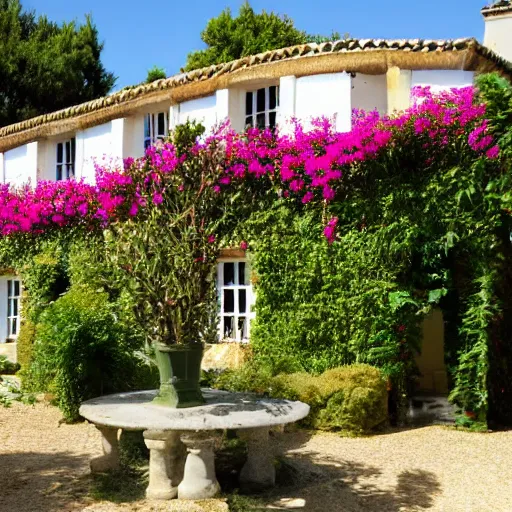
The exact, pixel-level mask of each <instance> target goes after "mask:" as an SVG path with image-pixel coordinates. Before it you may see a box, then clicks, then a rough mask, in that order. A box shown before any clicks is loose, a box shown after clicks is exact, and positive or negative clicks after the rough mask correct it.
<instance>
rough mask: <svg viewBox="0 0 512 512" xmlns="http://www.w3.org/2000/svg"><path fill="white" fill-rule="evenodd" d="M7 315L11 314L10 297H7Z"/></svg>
mask: <svg viewBox="0 0 512 512" xmlns="http://www.w3.org/2000/svg"><path fill="white" fill-rule="evenodd" d="M7 316H12V299H7Z"/></svg>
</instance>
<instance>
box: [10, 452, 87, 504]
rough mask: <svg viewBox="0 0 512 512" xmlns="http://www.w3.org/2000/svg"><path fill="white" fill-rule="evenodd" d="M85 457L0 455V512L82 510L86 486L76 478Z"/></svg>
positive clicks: (68, 455)
mask: <svg viewBox="0 0 512 512" xmlns="http://www.w3.org/2000/svg"><path fill="white" fill-rule="evenodd" d="M88 461H89V457H88V456H87V455H83V456H79V455H75V454H71V453H62V452H61V453H55V454H51V453H34V452H17V453H0V512H55V511H57V510H58V511H63V512H65V511H72V510H81V508H83V502H82V504H80V503H79V502H80V501H82V500H83V499H84V498H85V497H86V496H87V491H88V483H87V482H86V480H85V479H81V478H79V477H78V476H77V475H79V473H80V467H83V465H86V464H87V463H88Z"/></svg>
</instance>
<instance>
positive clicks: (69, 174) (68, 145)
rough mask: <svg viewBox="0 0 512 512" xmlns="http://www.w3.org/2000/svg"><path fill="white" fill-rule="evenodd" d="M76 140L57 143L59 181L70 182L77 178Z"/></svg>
mask: <svg viewBox="0 0 512 512" xmlns="http://www.w3.org/2000/svg"><path fill="white" fill-rule="evenodd" d="M75 153H76V142H75V138H74V137H73V138H71V139H69V140H66V141H64V142H58V143H57V174H56V179H57V181H60V180H69V179H71V178H73V177H74V176H75Z"/></svg>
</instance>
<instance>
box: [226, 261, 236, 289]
mask: <svg viewBox="0 0 512 512" xmlns="http://www.w3.org/2000/svg"><path fill="white" fill-rule="evenodd" d="M224 284H225V285H233V284H235V264H234V263H224Z"/></svg>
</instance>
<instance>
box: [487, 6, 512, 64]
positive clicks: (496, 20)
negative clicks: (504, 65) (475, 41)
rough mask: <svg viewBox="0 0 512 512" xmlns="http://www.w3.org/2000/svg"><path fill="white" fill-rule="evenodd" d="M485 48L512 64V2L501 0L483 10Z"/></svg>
mask: <svg viewBox="0 0 512 512" xmlns="http://www.w3.org/2000/svg"><path fill="white" fill-rule="evenodd" d="M482 15H483V17H484V20H485V34H484V46H487V48H489V49H491V50H493V51H494V52H496V53H497V54H498V55H500V56H501V57H503V58H504V59H507V60H508V61H510V62H512V0H499V1H498V2H494V3H492V4H490V5H488V6H486V7H484V8H483V9H482Z"/></svg>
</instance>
